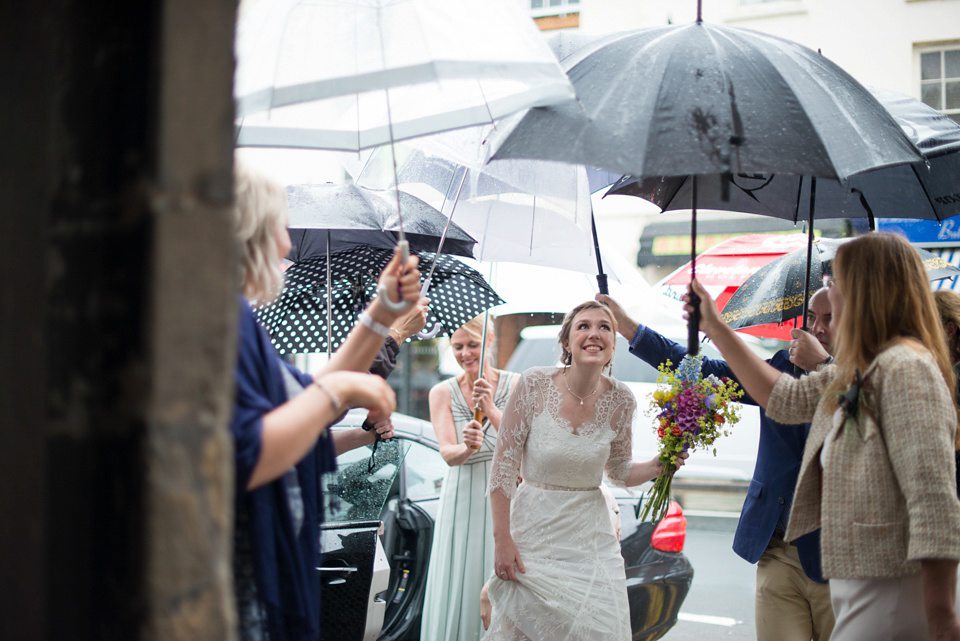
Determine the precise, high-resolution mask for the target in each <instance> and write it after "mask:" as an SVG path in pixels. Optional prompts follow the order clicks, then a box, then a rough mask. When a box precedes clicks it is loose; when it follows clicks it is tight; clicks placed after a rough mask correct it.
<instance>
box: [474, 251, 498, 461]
mask: <svg viewBox="0 0 960 641" xmlns="http://www.w3.org/2000/svg"><path fill="white" fill-rule="evenodd" d="M489 278H490V282H492V281H493V263H490V276H489ZM489 322H490V310H489V309H485V310H484V311H483V337H482V338H481V339H480V365H479V367H478V371H477V380H479V379H481V378H483V371H484V369H485V368H486V366H487V323H489ZM474 383H476V381H474ZM473 420H475V421H476V422H478V423H480V424H481V425H482V424H483V411H482V410H481V409H480V405H479V404H477V405H474V406H473ZM483 434H484V436H486V434H487V431H486V429H484V431H483ZM470 449H473V450H479V449H480V448H479V447H471V448H470Z"/></svg>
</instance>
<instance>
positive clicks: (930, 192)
mask: <svg viewBox="0 0 960 641" xmlns="http://www.w3.org/2000/svg"><path fill="white" fill-rule="evenodd" d="M870 91H871V93H873V95H874V96H875V97H876V98H877V99H878V100H879V101H880V102H881V104H882V105H883V106H884V108H885V109H887V111H888V112H889V113H890V115H891V116H892V117H893V118H894V119H895V120H896V122H897V124H898V125H899V126H900V127H901V128H902V129H903V131H904V132H906V133H907V134H908V136H909V138H910V141H911V142H912V143H913V144H914V145H915V146H916V147H917V148H918V149H920V150H921V153H922V154H923V159H922V160H920V161H918V162H915V163H910V164H903V165H894V166H889V167H883V168H880V169H874V170H871V171H868V172H863V173H860V174H857V175H854V176H851V177H850V178H849V179H847V180H843V181H840V180H837V179H832V178H817V177H813V176H797V175H792V174H735V175H732V176H729V175H720V174H712V175H709V176H698V177H697V180H696V181H694V180H693V177H692V176H664V177H659V178H657V177H647V178H642V179H640V178H635V177H633V176H624V177H623V178H621V179H620V180H619V181H617V183H616V184H614V185H613V187H611V188H610V189H609V190H608V191H607V195H609V194H621V195H633V196H638V197H640V198H644V199H646V200H649V201H651V202H653V203H654V204H656V205H657V206H659V207H660V208H661V209H662V210H664V211H666V210H673V209H688V208H690V207H691V206H693V202H694V196H693V190H694V182H696V188H697V190H698V191H697V196H696V204H697V205H698V206H699V207H703V208H706V209H723V210H731V211H743V212H747V213H755V214H762V215H767V216H774V217H777V218H786V219H787V220H793V221H794V222H797V221H798V220H807V223H808V224H807V231H808V234H809V243H808V248H807V255H808V262H811V261H812V260H813V221H814V219H815V218H859V217H865V218H867V219H868V220H869V222H870V228H871V229H874V228H875V219H876V218H877V217H880V218H888V217H896V218H919V219H932V220H943V219H944V218H948V217H950V216H955V215H957V214H960V125H958V124H957V123H956V122H954V121H953V120H952V119H950V118H948V117H946V116H944V115H943V114H941V113H940V112H938V111H936V110H935V109H932V108H931V107H929V106H927V105H925V104H924V103H922V102H920V101H919V100H915V99H914V98H910V97H909V96H904V95H902V94H898V93H895V92H892V91H887V90H884V89H877V88H872V89H870ZM818 282H820V281H819V279H818V278H817V276H816V273H814V272H813V268H812V265H811V273H810V278H808V280H807V283H808V288H807V292H806V295H805V296H803V297H802V298H801V299H799V300H801V302H802V308H801V309H800V310H799V311H798V312H797V313H793V312H792V311H791V314H792V316H790V317H791V318H793V317H795V316H800V317H801V318H803V322H804V328H806V303H807V301H809V294H810V291H811V290H810V286H811V285H815V284H816V283H818ZM752 324H754V323H752V322H751V323H749V324H748V325H742V326H741V327H747V326H750V325H752Z"/></svg>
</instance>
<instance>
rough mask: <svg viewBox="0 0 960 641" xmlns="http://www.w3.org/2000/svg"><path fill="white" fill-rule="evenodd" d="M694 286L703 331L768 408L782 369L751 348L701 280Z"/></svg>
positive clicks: (759, 402)
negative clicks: (730, 324) (779, 369)
mask: <svg viewBox="0 0 960 641" xmlns="http://www.w3.org/2000/svg"><path fill="white" fill-rule="evenodd" d="M691 285H692V286H693V290H694V292H696V294H697V296H699V297H700V330H701V331H702V332H704V333H705V334H706V335H707V337H708V338H709V339H710V340H712V341H713V344H714V345H716V346H717V349H719V350H720V353H721V354H723V357H724V358H725V359H726V361H727V364H728V365H729V366H730V368H731V369H732V370H733V373H734V374H735V375H736V378H737V380H738V381H740V385H742V386H743V388H744V389H745V390H746V391H747V394H749V395H750V396H751V397H752V398H753V399H754V400H755V401H756V402H757V403H758V404H759V405H760V406H761V407H766V406H767V402H768V401H769V400H770V392H771V390H773V386H774V384H776V382H777V379H778V378H780V372H779V371H778V370H777V369H776V368H774V367H772V366H771V365H770V364H769V363H767V362H766V361H764V360H763V359H761V358H760V357H759V356H757V355H756V354H754V353H753V352H752V351H750V348H749V347H747V345H746V343H744V342H743V340H741V339H740V337H739V336H737V333H736V332H735V331H733V330H732V329H730V327H729V326H728V325H727V324H726V323H724V322H723V319H721V318H720V313H719V312H718V311H717V306H716V304H714V302H713V299H712V298H710V294H708V293H707V290H705V289H704V288H703V286H702V285H700V283H699V282H697V281H693V283H691ZM692 311H693V308H692V307H691V306H690V305H689V304H688V305H687V306H686V313H685V314H684V316H685V317H688V316H689V314H690V312H692Z"/></svg>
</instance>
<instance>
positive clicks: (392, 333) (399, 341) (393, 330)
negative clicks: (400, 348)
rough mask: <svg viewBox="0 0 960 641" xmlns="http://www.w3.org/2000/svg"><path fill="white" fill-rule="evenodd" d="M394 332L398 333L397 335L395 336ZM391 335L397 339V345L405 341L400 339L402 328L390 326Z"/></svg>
mask: <svg viewBox="0 0 960 641" xmlns="http://www.w3.org/2000/svg"><path fill="white" fill-rule="evenodd" d="M394 333H396V336H394ZM390 336H391V337H393V340H395V341H397V345H400V344H401V343H403V341H402V340H400V330H399V329H394V328H393V327H391V328H390Z"/></svg>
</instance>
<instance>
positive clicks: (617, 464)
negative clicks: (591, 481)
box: [606, 391, 689, 487]
mask: <svg viewBox="0 0 960 641" xmlns="http://www.w3.org/2000/svg"><path fill="white" fill-rule="evenodd" d="M636 409H637V401H636V399H635V398H634V397H633V394H631V393H630V392H629V391H627V392H626V394H625V399H624V402H623V403H622V404H621V405H620V407H618V408H617V410H616V411H614V414H613V417H612V419H611V426H612V427H613V429H614V430H615V431H616V433H617V435H616V436H615V437H614V438H613V441H612V442H611V443H610V457H609V458H608V459H607V465H606V471H607V477H608V478H609V479H610V481H611V482H612V483H613V484H614V485H619V486H621V487H632V486H634V485H641V484H643V483H646V482H647V481H651V480H653V479H655V478H657V477H658V476H660V472H661V471H662V470H663V465H662V464H661V463H660V461H659V457H656V456H655V457H653V458H652V459H650V460H649V461H634V460H633V414H634V412H635V411H636ZM688 456H689V454H687V453H686V452H684V453H682V454H680V455H679V457H680V458H679V459H678V460H677V466H678V467H679V466H680V465H683V459H685V458H687V457H688Z"/></svg>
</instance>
